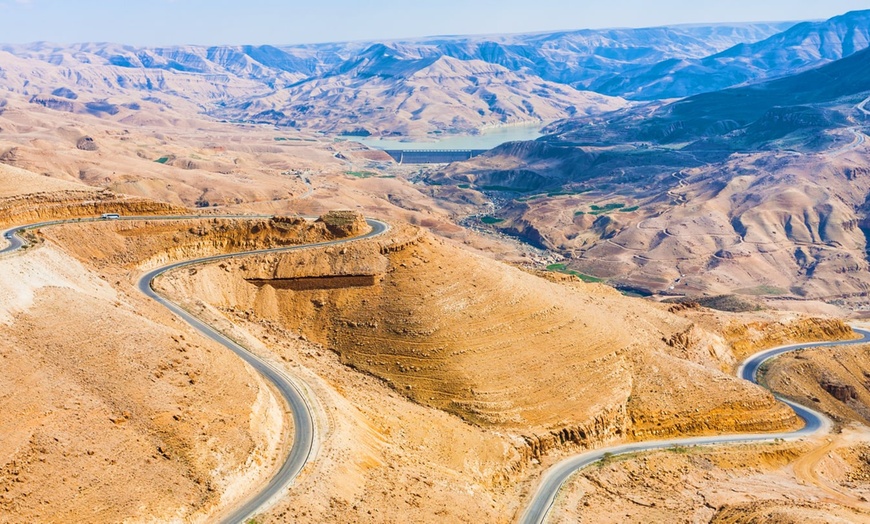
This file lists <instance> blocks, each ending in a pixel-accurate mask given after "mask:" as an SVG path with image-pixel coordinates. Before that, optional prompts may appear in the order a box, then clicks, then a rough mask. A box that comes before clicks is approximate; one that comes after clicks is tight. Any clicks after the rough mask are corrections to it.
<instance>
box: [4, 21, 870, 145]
mask: <svg viewBox="0 0 870 524" xmlns="http://www.w3.org/2000/svg"><path fill="white" fill-rule="evenodd" d="M868 28H870V11H858V12H853V13H848V14H846V15H843V16H840V17H836V18H833V19H831V20H828V21H825V22H813V23H801V24H797V25H795V24H794V23H757V24H718V25H715V24H714V25H692V26H675V27H660V28H646V29H613V30H582V31H566V32H555V33H539V34H522V35H500V36H455V37H436V38H425V39H417V40H405V41H390V42H380V43H371V42H353V43H336V44H313V45H299V46H282V47H275V46H216V47H196V46H176V47H161V48H141V47H132V46H124V45H117V44H97V43H90V44H77V45H68V46H61V45H53V44H47V43H37V44H31V45H6V46H0V90H2V91H6V92H10V93H16V94H19V95H22V96H25V97H28V99H30V100H31V101H32V102H34V103H39V104H41V105H43V106H46V107H49V108H52V109H56V110H61V111H72V112H86V113H91V114H96V115H98V116H101V117H105V118H114V119H116V120H125V119H128V120H130V121H135V122H139V121H147V120H148V118H145V117H143V116H142V115H137V114H136V112H137V111H140V110H141V108H143V107H146V108H150V109H153V108H159V110H160V111H170V110H176V111H180V112H183V113H185V114H188V113H189V112H190V111H194V112H198V113H203V114H207V115H210V116H212V117H214V118H218V119H225V120H231V121H237V122H254V123H266V124H274V125H278V126H286V127H292V128H299V129H307V130H311V131H323V132H327V133H332V134H347V133H362V134H369V133H370V134H376V135H394V136H405V135H414V136H419V135H424V134H432V133H451V132H475V131H476V130H477V129H480V128H481V127H484V126H493V125H509V124H518V123H542V122H547V121H552V120H558V119H562V118H571V117H582V116H588V115H596V114H602V113H606V112H609V111H613V110H618V109H625V108H626V107H627V106H628V105H629V104H627V103H626V102H625V100H624V99H625V98H628V99H637V100H647V99H658V98H668V97H681V96H684V95H691V94H696V93H699V92H708V91H716V90H719V89H722V88H724V87H730V86H733V85H737V84H741V83H746V82H752V81H757V80H760V79H765V78H773V77H778V76H783V75H786V74H789V73H792V72H794V71H799V70H805V69H809V68H812V67H815V66H818V65H821V64H823V63H826V62H830V61H831V60H836V59H838V58H842V57H844V56H848V55H849V54H852V53H854V52H856V51H859V50H861V49H864V48H866V47H867V46H868V35H870V33H868V31H870V29H868ZM602 95H604V96H602Z"/></svg>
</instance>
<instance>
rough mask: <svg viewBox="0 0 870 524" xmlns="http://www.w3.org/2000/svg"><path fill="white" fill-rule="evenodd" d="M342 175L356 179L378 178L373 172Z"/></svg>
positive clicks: (346, 172)
mask: <svg viewBox="0 0 870 524" xmlns="http://www.w3.org/2000/svg"><path fill="white" fill-rule="evenodd" d="M344 174H345V175H350V176H353V177H356V178H372V177H376V176H378V174H377V173H375V172H374V171H345V172H344Z"/></svg>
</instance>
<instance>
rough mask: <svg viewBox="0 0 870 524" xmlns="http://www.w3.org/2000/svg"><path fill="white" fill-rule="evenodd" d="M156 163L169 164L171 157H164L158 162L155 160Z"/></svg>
mask: <svg viewBox="0 0 870 524" xmlns="http://www.w3.org/2000/svg"><path fill="white" fill-rule="evenodd" d="M155 162H157V163H158V164H165V163H166V162H169V157H168V156H162V157H160V158H158V159H157V160H155Z"/></svg>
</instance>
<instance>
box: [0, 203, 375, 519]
mask: <svg viewBox="0 0 870 524" xmlns="http://www.w3.org/2000/svg"><path fill="white" fill-rule="evenodd" d="M210 218H248V219H249V218H266V217H264V216H251V215H221V216H217V215H206V216H193V215H191V216H164V217H152V216H141V217H122V218H120V219H115V220H191V219H210ZM99 220H101V219H99V218H89V219H74V220H55V221H50V222H40V223H37V224H30V225H26V226H18V227H14V228H11V229H8V230H6V231H4V232H3V237H4V238H5V239H6V241H7V242H8V245H7V246H6V247H4V248H2V249H0V254H3V253H10V252H13V251H17V250H19V249H22V248H23V247H24V246H26V245H27V244H26V241H25V240H24V239H23V238H21V237H20V236H19V233H21V232H23V231H25V230H31V229H38V228H42V227H48V226H53V225H59V224H69V223H81V222H94V221H99ZM367 222H368V224H369V226H370V227H371V230H370V231H369V232H368V233H366V234H364V235H361V236H357V237H352V238H343V239H339V240H331V241H326V242H318V243H314V244H300V245H295V246H288V247H280V248H273V249H263V250H257V251H245V252H240V253H230V254H224V255H215V256H210V257H203V258H198V259H194V260H187V261H183V262H176V263H174V264H170V265H167V266H164V267H161V268H157V269H154V270H152V271H150V272H148V273H146V274H145V275H143V276H142V277H141V278H140V279H139V282H138V288H139V291H141V292H142V293H144V294H145V295H147V296H148V297H150V298H152V299H154V300H155V301H157V302H158V303H160V304H161V305H162V306H164V307H166V308H167V309H169V310H170V311H172V312H173V313H174V314H176V315H177V316H178V317H179V318H181V319H182V320H184V321H185V322H187V323H188V324H190V325H191V326H192V327H193V328H194V329H196V330H197V331H199V332H200V333H201V334H202V335H203V336H206V337H208V338H209V339H211V340H213V341H215V342H217V343H218V344H221V345H223V346H224V347H226V348H227V349H229V350H230V351H232V352H233V353H235V354H236V355H238V356H239V357H240V358H241V359H242V360H244V361H245V362H247V363H248V364H249V365H250V366H251V367H252V368H254V369H255V370H256V371H257V372H258V373H260V374H261V375H262V376H263V377H264V378H266V380H268V381H269V382H271V383H272V384H273V385H274V386H275V388H276V389H277V391H278V392H279V393H280V395H281V396H282V397H283V398H284V400H285V401H286V402H287V404H288V406H289V407H290V411H291V413H292V417H293V432H294V434H293V444H292V447H291V448H290V450H289V452H288V453H287V455H286V456H285V457H284V460H283V462H282V463H281V466H280V468H279V469H278V471H277V472H276V474H275V475H274V476H273V477H272V478H271V479H270V480H269V482H268V483H267V484H266V486H264V487H263V488H262V489H260V490H259V491H258V492H257V493H255V494H254V495H252V496H251V498H249V499H248V500H247V501H245V502H244V503H242V505H240V506H238V507H237V508H235V509H234V510H232V512H231V513H230V514H228V515H227V516H226V517H224V518H223V519H221V522H223V523H226V524H236V523H244V522H247V521H248V520H249V519H250V518H251V517H253V516H254V515H256V514H258V513H260V512H262V511H264V510H266V509H268V508H269V507H270V506H271V505H272V504H274V503H275V502H277V500H278V499H280V498H281V497H282V496H283V495H284V493H285V492H286V490H287V488H288V487H289V486H290V484H292V483H293V481H294V480H295V479H296V477H297V476H298V475H299V473H300V472H301V471H302V468H304V467H305V465H306V464H308V462H309V461H310V460H311V459H312V454H313V452H314V441H315V431H316V427H315V424H314V413H313V411H312V407H311V404H310V403H309V401H308V400H307V399H306V398H305V394H304V393H303V390H302V388H301V387H300V385H299V384H297V382H296V380H294V379H292V378H290V377H289V376H288V375H287V374H286V373H285V372H283V371H282V370H280V369H278V368H277V367H276V366H274V365H273V364H271V363H270V362H268V361H267V360H265V359H263V358H261V357H259V356H257V355H255V354H254V353H252V352H250V351H248V350H247V349H245V348H244V347H242V346H240V345H239V344H237V343H236V342H233V341H232V340H230V339H229V338H228V337H226V336H225V335H223V334H222V333H220V332H219V331H218V330H216V329H215V328H213V327H211V326H209V325H208V324H206V323H205V322H203V321H201V320H199V319H197V318H196V317H195V316H194V315H192V314H190V313H188V312H187V311H185V310H184V309H183V308H182V307H181V306H180V305H178V304H176V303H174V302H172V301H171V300H169V299H168V298H166V297H164V296H162V295H160V294H159V293H158V292H157V291H155V290H154V288H153V287H152V286H153V282H154V279H156V278H157V277H159V276H160V275H162V274H164V273H166V272H168V271H171V270H173V269H178V268H181V267H186V266H192V265H198V264H207V263H210V262H215V261H218V260H225V259H229V258H235V257H242V256H249V255H260V254H269V253H285V252H290V251H298V250H302V249H310V248H315V247H325V246H334V245H338V244H345V243H348V242H355V241H359V240H363V239H367V238H372V237H375V236H378V235H381V234H383V233H385V232H386V231H387V230H388V229H389V226H388V225H387V224H386V223H384V222H381V221H379V220H373V219H368V220H367Z"/></svg>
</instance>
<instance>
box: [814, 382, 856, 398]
mask: <svg viewBox="0 0 870 524" xmlns="http://www.w3.org/2000/svg"><path fill="white" fill-rule="evenodd" d="M821 386H822V389H824V390H825V391H827V392H828V393H829V394H830V395H831V396H832V397H834V398H835V399H837V400H839V401H840V402H844V403H845V402H849V401H850V400H857V398H858V390H856V389H855V386H851V385H848V384H835V383H832V382H827V381H823V382H822V384H821Z"/></svg>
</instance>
